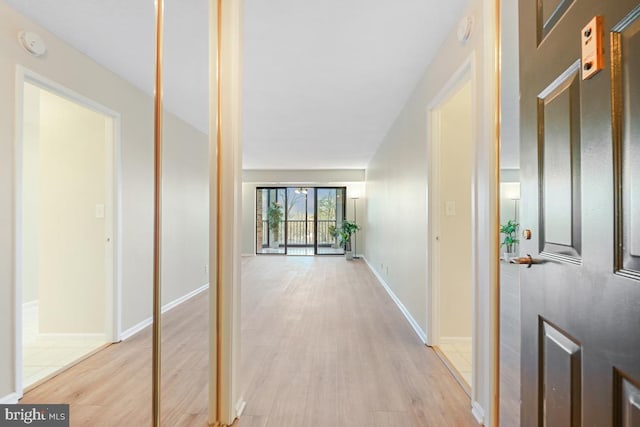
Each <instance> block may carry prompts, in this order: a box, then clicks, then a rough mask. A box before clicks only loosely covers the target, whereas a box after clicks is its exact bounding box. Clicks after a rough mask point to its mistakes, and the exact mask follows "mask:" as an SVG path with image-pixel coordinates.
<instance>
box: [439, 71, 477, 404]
mask: <svg viewBox="0 0 640 427" xmlns="http://www.w3.org/2000/svg"><path fill="white" fill-rule="evenodd" d="M472 114H473V110H472V84H471V78H470V73H469V72H467V73H465V74H464V75H463V76H462V77H458V78H457V79H454V82H453V84H452V87H451V89H450V90H449V91H447V92H446V93H445V94H444V95H443V97H442V98H441V100H440V101H439V102H438V103H437V104H436V105H435V107H434V108H433V109H432V110H431V117H430V119H431V120H430V122H431V131H432V138H431V142H432V144H431V185H430V206H431V207H430V213H429V215H430V218H431V252H430V253H431V318H430V324H431V334H430V335H431V336H430V342H429V344H430V345H431V346H433V347H434V348H435V349H436V352H437V354H438V355H439V357H440V358H441V359H442V360H443V362H444V363H445V364H446V365H447V367H448V368H449V369H450V370H451V372H452V373H453V375H454V376H455V377H456V379H457V380H458V382H459V383H460V384H461V385H462V387H463V388H464V389H465V391H466V392H467V393H468V394H469V395H470V394H471V388H472V385H473V354H474V351H473V339H472V338H473V313H474V311H473V307H474V299H473V298H474V292H473V282H474V280H473V275H474V271H473V263H472V262H471V260H472V259H473V257H472V247H473V238H472V236H473V217H474V213H473V204H472V200H473V197H472V189H473V181H472V171H473V167H472V165H473V160H472V159H473V152H474V150H473V115H472Z"/></svg>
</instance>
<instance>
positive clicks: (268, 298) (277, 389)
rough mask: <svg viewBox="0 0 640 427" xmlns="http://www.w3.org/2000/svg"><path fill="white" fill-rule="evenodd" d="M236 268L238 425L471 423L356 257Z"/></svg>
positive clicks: (445, 377) (448, 382)
mask: <svg viewBox="0 0 640 427" xmlns="http://www.w3.org/2000/svg"><path fill="white" fill-rule="evenodd" d="M243 273H244V275H243V280H244V286H245V288H244V290H243V298H244V301H243V311H242V318H243V321H242V352H243V354H242V356H243V363H242V366H243V370H242V373H243V376H242V380H243V384H244V387H245V390H246V394H245V397H246V400H247V407H246V409H245V412H244V415H243V416H242V417H241V418H240V421H239V423H238V425H239V426H240V427H248V426H251V427H254V426H261V427H262V426H279V427H282V426H292V427H294V426H295V427H301V426H305V427H306V426H358V427H360V426H362V427H365V426H438V427H443V426H472V425H476V423H475V421H474V420H473V417H472V416H471V411H470V406H471V405H470V402H469V398H468V397H467V396H466V394H465V393H464V391H463V390H462V388H461V387H460V386H459V385H458V383H457V382H456V381H455V380H454V379H453V377H452V376H451V374H450V373H449V371H448V370H447V369H446V368H445V367H444V365H443V364H442V362H441V361H440V360H439V359H438V357H437V356H436V354H435V353H434V352H433V351H432V350H430V349H429V348H427V347H425V346H424V344H422V343H421V342H420V340H419V339H418V338H417V336H416V335H415V333H414V332H413V330H412V329H411V327H410V326H409V324H408V323H407V321H406V320H405V319H404V317H403V316H402V315H401V313H400V312H399V310H398V309H397V307H396V306H395V305H394V303H393V302H392V300H391V299H390V298H389V296H388V295H387V294H386V292H385V291H384V289H383V288H382V287H381V286H380V284H379V283H378V282H377V281H376V279H375V278H374V277H373V275H372V274H371V273H370V271H369V270H368V268H367V266H366V265H365V263H364V262H363V261H361V260H360V261H353V262H347V261H345V260H344V258H342V257H338V258H334V257H315V258H302V257H275V258H274V257H254V258H246V259H244V263H243Z"/></svg>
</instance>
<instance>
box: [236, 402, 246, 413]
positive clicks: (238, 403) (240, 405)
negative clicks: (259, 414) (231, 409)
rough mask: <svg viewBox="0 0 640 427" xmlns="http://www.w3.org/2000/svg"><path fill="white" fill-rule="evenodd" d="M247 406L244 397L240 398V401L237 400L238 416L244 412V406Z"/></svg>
mask: <svg viewBox="0 0 640 427" xmlns="http://www.w3.org/2000/svg"><path fill="white" fill-rule="evenodd" d="M246 407H247V402H246V401H245V400H244V399H243V398H240V399H238V402H236V418H240V416H241V415H242V413H243V412H244V408H246Z"/></svg>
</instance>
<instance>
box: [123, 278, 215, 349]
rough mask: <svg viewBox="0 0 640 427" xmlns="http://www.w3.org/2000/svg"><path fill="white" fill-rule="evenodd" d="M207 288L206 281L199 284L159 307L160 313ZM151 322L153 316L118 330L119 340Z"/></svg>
mask: <svg viewBox="0 0 640 427" xmlns="http://www.w3.org/2000/svg"><path fill="white" fill-rule="evenodd" d="M207 289H209V284H208V283H206V284H204V285H202V286H200V287H199V288H197V289H194V290H193V291H191V292H189V293H188V294H185V295H183V296H181V297H180V298H176V299H175V300H173V301H171V302H169V303H167V304H165V305H163V306H162V309H161V312H162V313H166V312H167V311H169V310H171V309H174V308H176V307H177V306H179V305H180V304H182V303H184V302H186V301H188V300H190V299H191V298H193V297H195V296H196V295H198V294H200V293H202V292H204V291H206V290H207ZM152 323H153V317H148V318H147V319H144V320H143V321H142V322H140V323H137V324H135V325H134V326H132V327H130V328H129V329H127V330H125V331H122V332H120V336H119V340H120V341H124V340H126V339H129V338H131V337H132V336H134V335H135V334H137V333H138V332H140V331H142V330H143V329H145V328H147V327H148V326H150V325H151V324H152Z"/></svg>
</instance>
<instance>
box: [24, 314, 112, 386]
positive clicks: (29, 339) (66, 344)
mask: <svg viewBox="0 0 640 427" xmlns="http://www.w3.org/2000/svg"><path fill="white" fill-rule="evenodd" d="M22 327H23V336H22V339H23V342H22V383H23V387H24V388H27V387H30V386H32V385H35V384H36V383H38V382H41V381H43V380H45V379H47V378H49V377H50V376H52V375H54V374H56V373H58V372H60V371H61V370H63V368H65V367H67V366H68V365H70V364H72V363H73V362H75V361H77V360H79V359H82V358H83V357H85V356H87V355H88V354H89V353H92V352H93V351H95V350H97V349H98V348H100V347H101V346H103V345H104V344H106V343H105V341H104V338H103V337H98V336H91V335H65V336H61V335H41V334H39V331H38V306H37V304H28V305H26V306H25V307H24V308H23V311H22Z"/></svg>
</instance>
